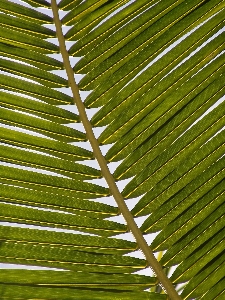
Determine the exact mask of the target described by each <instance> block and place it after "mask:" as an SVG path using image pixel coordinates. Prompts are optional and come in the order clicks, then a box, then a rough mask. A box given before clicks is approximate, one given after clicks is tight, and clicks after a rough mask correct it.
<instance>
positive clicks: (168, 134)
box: [114, 61, 224, 179]
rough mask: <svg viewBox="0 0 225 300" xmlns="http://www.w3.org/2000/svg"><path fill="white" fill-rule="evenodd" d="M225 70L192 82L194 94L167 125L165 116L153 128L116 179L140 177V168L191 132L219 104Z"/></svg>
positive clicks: (174, 109) (174, 110)
mask: <svg viewBox="0 0 225 300" xmlns="http://www.w3.org/2000/svg"><path fill="white" fill-rule="evenodd" d="M221 62H222V61H221ZM215 67H216V66H215ZM223 70H224V68H219V69H218V70H216V71H215V72H214V73H212V74H211V75H209V72H210V73H211V71H212V70H209V69H208V68H207V67H206V68H205V69H204V70H203V73H204V75H205V79H204V77H203V78H202V79H203V81H202V82H201V83H199V82H198V81H197V80H196V82H198V83H199V84H198V85H197V86H196V83H195V80H190V81H189V83H188V84H187V85H186V89H187V90H189V91H190V92H189V94H187V95H186V96H185V97H183V98H182V100H181V101H180V102H179V103H178V104H177V105H175V106H172V107H171V108H170V109H168V110H167V111H166V113H165V118H166V119H165V120H167V121H166V122H165V123H163V122H164V118H163V116H161V118H159V119H158V120H156V122H155V123H153V124H152V126H151V127H150V128H149V130H148V134H149V138H147V139H146V140H145V141H144V142H143V143H142V144H141V145H140V146H139V147H138V148H136V149H135V151H134V152H133V153H131V154H130V155H129V156H128V157H127V158H126V159H125V160H124V161H123V162H122V163H121V164H120V165H119V166H118V167H117V169H116V170H115V172H114V176H115V177H116V178H117V179H124V178H128V177H130V176H133V174H136V173H138V172H139V167H141V168H145V166H146V165H147V164H149V163H150V162H151V161H153V160H154V159H155V158H156V157H157V156H158V155H159V154H160V153H161V151H163V150H164V149H167V148H168V147H169V146H170V145H171V143H173V142H174V141H175V140H176V139H177V138H178V137H179V135H180V134H182V133H183V132H184V131H185V130H187V129H188V128H189V126H191V125H192V124H193V122H195V121H196V120H197V119H198V118H199V117H201V115H202V114H203V113H205V112H206V111H207V109H209V108H210V107H211V106H212V105H213V104H214V103H216V101H217V100H218V99H219V98H220V96H221V94H222V93H223V90H224V87H223V75H222V76H220V75H221V73H222V72H223ZM201 75H202V73H201V72H199V76H200V77H201ZM197 76H198V75H197ZM207 76H208V77H207ZM197 78H198V77H196V78H194V79H197ZM215 79H216V80H215ZM214 80H215V81H214ZM189 84H190V86H189ZM192 84H193V85H192ZM179 91H180V93H181V92H182V89H179ZM173 96H174V95H173ZM167 100H168V101H169V102H170V101H172V97H168V99H167ZM188 100H189V102H188ZM185 104H186V105H185ZM180 105H181V108H180ZM179 108H180V110H179ZM156 110H160V111H161V110H163V106H161V105H160V106H159V107H158V108H156ZM153 112H154V111H153ZM153 112H152V113H153ZM146 133H147V131H146Z"/></svg>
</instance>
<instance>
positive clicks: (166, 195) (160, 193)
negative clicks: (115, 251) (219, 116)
mask: <svg viewBox="0 0 225 300" xmlns="http://www.w3.org/2000/svg"><path fill="white" fill-rule="evenodd" d="M223 135H224V132H223V131H222V132H221V133H219V134H218V135H217V136H216V137H214V138H212V139H211V140H210V141H209V142H208V143H206V144H204V145H203V146H202V147H201V148H200V149H199V150H198V151H196V152H194V153H193V155H192V159H191V160H190V159H189V158H187V159H186V160H185V161H184V162H183V163H182V164H181V165H178V166H177V167H176V168H175V169H174V170H173V171H172V172H171V173H170V174H169V176H167V177H165V178H164V179H163V180H162V181H160V182H159V183H158V184H156V185H155V186H154V188H153V189H152V190H151V192H150V193H148V194H146V196H145V197H143V198H142V199H141V200H140V201H139V203H138V204H137V206H135V208H133V210H132V212H133V214H134V215H136V216H139V215H144V214H145V215H146V214H147V213H150V212H152V209H154V210H155V207H154V204H156V203H158V205H157V207H159V206H160V210H157V209H156V211H155V213H154V215H151V217H150V218H148V221H145V223H148V226H149V227H148V229H150V227H151V230H155V229H156V231H157V230H158V229H159V228H161V227H160V226H161V225H162V224H160V221H159V224H160V225H159V224H158V225H156V224H155V225H153V224H154V222H158V219H159V218H160V219H163V218H164V217H165V216H166V213H167V209H168V210H170V208H169V205H168V203H166V201H168V200H169V199H170V198H171V197H173V196H174V195H175V194H176V193H178V192H179V191H181V190H182V188H185V187H186V186H187V185H188V184H189V183H190V182H191V181H192V183H194V181H195V178H196V177H197V176H199V175H201V174H202V172H204V171H205V170H206V169H207V168H208V167H210V166H211V164H212V163H213V162H215V161H216V160H217V159H219V158H220V157H221V156H222V155H223V154H224V152H225V145H224V142H223V139H222V137H223ZM164 203H165V207H167V205H168V208H167V209H166V208H165V209H166V210H164V205H163V204H164ZM175 210H176V209H175V207H174V211H175ZM172 215H173V213H171V212H170V217H172ZM155 226H156V227H155Z"/></svg>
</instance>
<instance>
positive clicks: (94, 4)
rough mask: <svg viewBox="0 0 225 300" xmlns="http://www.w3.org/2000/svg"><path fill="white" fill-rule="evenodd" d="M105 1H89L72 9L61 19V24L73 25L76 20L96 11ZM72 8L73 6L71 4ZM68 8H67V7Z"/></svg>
mask: <svg viewBox="0 0 225 300" xmlns="http://www.w3.org/2000/svg"><path fill="white" fill-rule="evenodd" d="M106 2H107V0H89V1H85V2H83V3H81V4H80V5H78V6H76V7H75V8H73V9H72V10H71V11H70V12H69V13H68V14H67V15H66V16H65V17H64V18H63V19H62V24H65V25H73V24H74V23H75V22H77V21H78V20H80V19H82V18H85V17H86V16H87V14H89V13H91V12H92V11H94V10H96V9H98V7H100V6H101V5H103V4H104V3H106ZM73 6H74V4H73ZM67 8H68V7H67Z"/></svg>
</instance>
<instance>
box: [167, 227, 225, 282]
mask: <svg viewBox="0 0 225 300" xmlns="http://www.w3.org/2000/svg"><path fill="white" fill-rule="evenodd" d="M224 238H225V233H224V231H223V230H221V231H219V232H218V233H217V234H216V235H214V236H213V237H212V238H211V239H209V240H208V241H207V243H204V247H200V248H198V249H197V250H196V251H195V252H194V254H192V255H190V256H189V257H188V258H187V259H186V260H185V261H184V262H183V263H182V264H180V265H179V266H178V267H177V269H176V270H175V271H174V273H173V275H172V276H171V280H172V281H173V282H184V281H187V280H189V279H190V278H193V277H194V276H195V275H196V274H199V273H201V272H203V270H202V269H203V267H205V266H206V265H207V264H208V263H211V262H212V261H213V260H214V259H215V257H216V256H217V255H218V256H220V255H221V254H222V252H224V247H223V241H224ZM195 255H197V256H198V258H199V259H198V261H197V262H196V258H195V257H194V256H195Z"/></svg>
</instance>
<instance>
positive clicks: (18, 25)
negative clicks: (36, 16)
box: [0, 14, 55, 38]
mask: <svg viewBox="0 0 225 300" xmlns="http://www.w3.org/2000/svg"><path fill="white" fill-rule="evenodd" d="M0 24H1V26H2V28H4V29H5V28H7V27H8V28H12V29H15V30H18V31H21V32H24V33H26V34H28V35H34V36H37V37H39V38H54V37H55V32H54V31H53V30H51V29H48V28H46V27H43V26H41V25H39V24H37V23H34V22H31V21H27V20H23V22H21V20H20V18H15V17H12V16H9V15H6V14H1V19H0Z"/></svg>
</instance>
